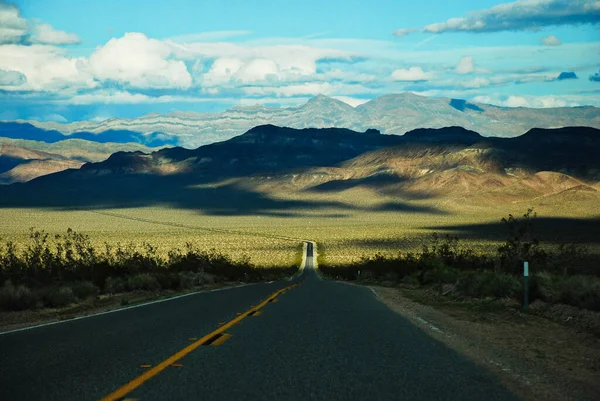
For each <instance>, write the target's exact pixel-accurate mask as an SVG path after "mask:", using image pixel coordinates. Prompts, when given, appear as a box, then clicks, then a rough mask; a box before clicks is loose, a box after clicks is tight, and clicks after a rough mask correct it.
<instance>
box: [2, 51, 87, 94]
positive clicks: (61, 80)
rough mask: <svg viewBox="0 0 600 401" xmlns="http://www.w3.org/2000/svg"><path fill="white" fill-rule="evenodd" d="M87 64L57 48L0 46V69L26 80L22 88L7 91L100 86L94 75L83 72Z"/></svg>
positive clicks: (20, 86)
mask: <svg viewBox="0 0 600 401" xmlns="http://www.w3.org/2000/svg"><path fill="white" fill-rule="evenodd" d="M85 62H86V59H85V58H83V57H72V58H70V57H67V56H66V55H65V51H64V50H63V49H60V48H57V47H54V46H45V45H32V46H20V45H15V44H12V45H3V46H0V69H3V70H5V71H18V72H19V73H21V74H23V75H24V76H25V77H26V82H24V83H23V84H22V85H19V86H18V87H13V88H4V89H14V90H29V91H50V92H56V91H64V90H69V91H75V90H77V89H79V88H94V87H97V86H98V82H96V81H95V80H94V78H93V76H92V75H90V74H89V73H86V72H85V71H82V69H81V67H82V66H83V65H84V64H85Z"/></svg>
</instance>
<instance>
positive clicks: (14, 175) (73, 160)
mask: <svg viewBox="0 0 600 401" xmlns="http://www.w3.org/2000/svg"><path fill="white" fill-rule="evenodd" d="M136 150H140V151H144V152H148V153H149V152H152V151H154V150H157V149H153V148H149V147H146V146H144V145H141V144H137V143H125V144H120V143H97V142H90V141H86V140H83V139H67V140H63V141H59V142H55V143H51V144H49V143H45V142H38V141H30V140H26V139H9V138H0V184H11V183H14V182H25V181H29V180H32V179H34V178H37V177H40V176H43V175H47V174H51V173H54V172H58V171H62V170H66V169H74V168H79V167H80V166H81V165H83V164H84V163H86V162H99V161H103V160H106V159H107V158H108V157H109V156H110V155H111V154H113V153H115V152H118V151H136Z"/></svg>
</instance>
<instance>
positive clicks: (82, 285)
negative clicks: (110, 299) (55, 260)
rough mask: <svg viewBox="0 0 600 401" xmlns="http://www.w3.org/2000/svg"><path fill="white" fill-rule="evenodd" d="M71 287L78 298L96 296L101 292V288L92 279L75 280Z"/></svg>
mask: <svg viewBox="0 0 600 401" xmlns="http://www.w3.org/2000/svg"><path fill="white" fill-rule="evenodd" d="M71 288H72V289H73V293H74V294H75V296H76V297H77V298H78V299H87V298H91V297H96V296H98V294H99V293H100V289H99V288H98V287H96V285H94V283H92V282H90V281H78V282H75V283H73V284H72V285H71Z"/></svg>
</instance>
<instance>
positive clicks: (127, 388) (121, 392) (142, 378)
mask: <svg viewBox="0 0 600 401" xmlns="http://www.w3.org/2000/svg"><path fill="white" fill-rule="evenodd" d="M297 285H298V284H294V285H291V286H289V287H285V288H282V289H281V290H278V291H275V292H274V293H273V294H271V296H269V298H267V299H265V300H264V301H262V302H261V303H260V304H258V305H257V306H254V307H252V308H251V309H250V310H248V311H247V312H245V313H243V314H241V315H239V316H238V317H236V318H235V319H233V320H231V321H229V322H228V323H227V324H225V325H223V326H221V327H219V328H218V329H216V330H215V331H213V332H211V333H208V334H207V335H205V336H204V337H202V338H201V339H199V340H197V341H195V342H193V343H192V344H190V345H188V346H187V347H185V348H183V349H182V350H180V351H178V352H176V353H175V354H173V355H171V356H170V357H169V358H167V359H165V360H164V361H162V362H161V363H159V364H158V365H156V366H155V367H153V368H152V369H149V370H147V371H146V372H144V373H143V374H141V375H139V376H138V377H136V378H135V379H133V380H132V381H130V382H129V383H127V384H125V385H124V386H122V387H120V388H118V389H117V390H115V391H113V392H112V393H110V394H109V395H107V396H106V397H104V398H101V399H100V401H116V400H120V399H122V398H124V397H125V396H126V395H127V394H129V393H131V392H132V391H133V390H135V389H136V388H138V387H140V386H141V385H142V384H144V383H145V382H147V381H148V380H150V379H151V378H153V377H154V376H156V375H157V374H159V373H160V372H162V371H163V370H165V369H166V368H168V367H169V366H171V365H172V364H174V363H176V362H177V361H178V360H180V359H181V358H183V357H184V356H186V355H187V354H189V353H190V352H192V351H194V350H195V349H196V348H198V347H200V346H201V345H202V344H203V343H204V342H206V341H208V340H209V339H210V338H211V337H213V336H215V335H217V334H220V333H223V332H224V331H225V330H227V329H229V328H231V327H232V326H233V325H235V324H237V323H239V322H240V321H241V320H242V319H243V318H245V317H246V316H248V314H249V313H251V312H253V311H257V310H259V309H260V308H262V307H263V306H265V305H267V304H268V303H269V301H271V300H272V299H275V297H277V296H278V295H280V294H281V293H283V292H284V291H286V290H289V289H292V288H294V287H296V286H297Z"/></svg>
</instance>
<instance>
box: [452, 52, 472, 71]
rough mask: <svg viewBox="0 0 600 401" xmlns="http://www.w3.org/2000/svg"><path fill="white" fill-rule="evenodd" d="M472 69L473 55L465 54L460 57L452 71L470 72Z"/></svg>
mask: <svg viewBox="0 0 600 401" xmlns="http://www.w3.org/2000/svg"><path fill="white" fill-rule="evenodd" d="M474 69H475V67H474V64H473V57H470V56H467V57H463V58H461V59H460V61H459V62H458V64H457V65H456V68H455V69H454V71H455V72H456V73H457V74H470V73H472V72H473V70H474Z"/></svg>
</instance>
